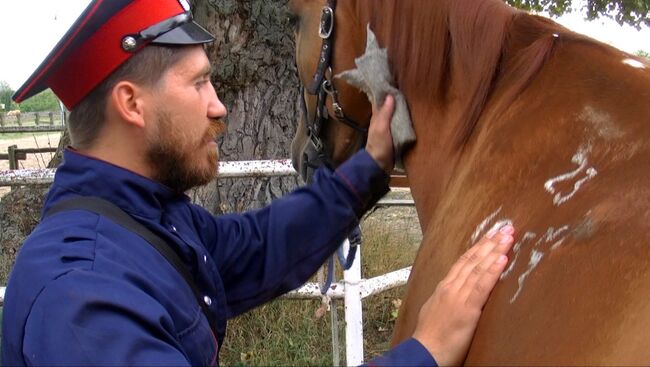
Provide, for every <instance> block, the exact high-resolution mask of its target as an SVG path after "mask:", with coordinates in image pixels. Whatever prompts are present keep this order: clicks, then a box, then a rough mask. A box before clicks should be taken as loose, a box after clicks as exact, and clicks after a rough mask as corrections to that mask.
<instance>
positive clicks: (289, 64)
mask: <svg viewBox="0 0 650 367" xmlns="http://www.w3.org/2000/svg"><path fill="white" fill-rule="evenodd" d="M286 3H287V1H286V0H195V1H194V6H195V7H194V14H195V18H196V20H197V22H198V23H199V24H201V25H204V26H205V27H206V28H207V29H208V30H209V31H210V32H211V33H212V34H214V35H215V36H216V38H217V40H216V42H214V43H213V44H210V45H208V46H207V48H206V50H207V52H208V57H209V58H210V61H211V62H212V64H213V65H214V67H215V71H214V74H213V76H212V80H213V82H214V84H215V87H216V89H217V93H218V95H219V97H220V98H221V100H222V101H223V103H224V104H225V105H226V107H227V108H228V117H227V119H226V122H227V124H228V130H227V132H226V133H225V134H224V136H222V137H221V138H220V141H219V146H220V153H221V156H220V157H221V158H220V159H221V160H223V161H226V160H228V161H230V160H252V159H284V158H289V151H290V146H291V139H292V138H293V135H294V133H295V129H296V121H297V119H296V116H297V113H298V107H299V105H298V104H297V101H298V97H299V88H298V77H297V72H296V67H295V61H294V60H295V59H294V48H295V42H294V39H293V34H292V31H291V28H290V26H289V24H288V21H287V20H288V17H287V10H286ZM298 184H299V179H298V178H296V177H288V178H271V179H268V178H262V179H243V180H242V179H237V180H233V179H223V180H218V181H217V183H216V185H211V187H208V188H202V189H201V190H199V192H200V194H197V195H194V199H195V201H197V202H199V203H200V204H202V205H203V206H205V207H206V208H208V209H209V210H211V211H213V212H214V213H222V212H231V211H242V210H245V209H250V208H258V207H261V206H263V205H265V204H267V203H269V202H270V201H271V200H272V199H273V198H276V197H279V196H282V195H283V194H284V193H286V192H288V191H290V190H291V189H293V188H295V187H296V186H297V185H298Z"/></svg>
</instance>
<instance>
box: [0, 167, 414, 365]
mask: <svg viewBox="0 0 650 367" xmlns="http://www.w3.org/2000/svg"><path fill="white" fill-rule="evenodd" d="M54 174H55V170H54V169H44V170H13V171H0V186H18V185H43V184H50V183H52V181H53V179H54ZM295 175H297V173H296V171H295V170H294V169H293V167H292V165H291V161H290V160H288V159H285V160H273V161H237V162H220V163H219V174H218V177H219V178H246V177H277V176H295ZM377 205H381V206H404V205H413V201H411V200H382V201H380V202H379V203H378V204H377ZM343 246H344V247H345V248H344V251H345V252H346V255H347V251H348V250H349V242H348V241H347V240H346V241H345V243H344V244H343ZM410 272H411V268H410V267H408V268H405V269H401V270H397V271H393V272H391V273H388V274H384V275H381V276H378V277H375V278H371V279H363V278H362V277H361V251H358V252H357V256H356V258H355V260H354V263H353V265H352V267H351V268H350V270H347V271H344V272H343V281H342V282H337V283H333V284H332V285H331V286H330V288H329V289H328V291H327V293H326V297H328V299H330V300H331V299H343V300H344V304H345V335H346V338H345V342H346V360H345V361H346V364H347V365H351V366H358V365H360V364H362V363H363V315H362V311H361V309H362V307H361V301H362V299H363V298H366V297H369V296H371V295H374V294H378V293H381V292H384V291H387V290H389V289H393V288H396V287H399V286H401V285H404V284H406V281H407V280H408V277H409V274H410ZM4 295H5V287H1V288H0V304H2V303H3V302H4ZM283 297H284V298H286V299H298V300H299V299H319V300H320V299H322V298H323V296H322V295H321V293H320V285H319V284H316V283H307V284H305V285H303V286H302V287H300V288H298V289H296V290H294V291H292V292H289V293H287V294H286V295H284V296H283ZM332 309H333V310H335V308H332ZM333 315H335V313H333ZM332 333H333V338H332V339H333V341H334V344H336V343H337V342H336V341H337V340H338V328H337V326H336V324H335V323H332ZM333 349H334V350H335V353H334V365H337V364H338V355H337V354H338V353H337V352H336V350H338V346H337V345H333Z"/></svg>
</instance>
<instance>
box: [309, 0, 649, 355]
mask: <svg viewBox="0 0 650 367" xmlns="http://www.w3.org/2000/svg"><path fill="white" fill-rule="evenodd" d="M344 4H345V5H344ZM337 22H338V27H339V36H338V37H339V39H338V41H337V46H336V48H335V53H334V55H335V56H334V60H336V64H335V65H334V66H335V68H340V69H339V70H338V71H342V70H345V68H349V65H350V64H351V59H352V58H353V57H354V56H358V55H359V54H360V52H359V51H355V52H356V53H351V52H345V50H343V49H340V48H339V46H338V45H340V44H341V43H344V42H347V39H346V40H345V41H344V40H343V39H341V36H340V34H359V33H363V28H364V26H365V24H368V23H370V24H371V27H372V28H373V30H374V31H375V33H376V34H377V37H378V39H379V41H380V44H382V46H383V47H388V50H389V58H390V59H391V62H392V65H393V68H394V74H395V77H396V80H397V83H398V85H399V88H400V89H401V90H402V92H403V93H404V94H405V96H406V98H407V100H408V102H409V107H410V109H411V115H412V120H413V124H414V128H415V131H416V135H417V139H418V141H417V143H416V144H415V146H414V147H413V148H412V149H411V151H410V152H409V153H408V154H407V155H406V157H405V163H406V168H407V172H408V176H409V182H410V185H411V191H412V194H413V197H414V199H415V202H416V207H417V210H418V216H419V219H420V223H421V226H422V229H423V233H424V240H423V243H422V246H421V248H420V251H419V253H418V256H417V259H416V262H415V264H414V266H413V271H412V274H411V278H410V279H409V283H408V286H407V292H406V295H405V298H404V302H403V306H402V309H401V310H400V315H399V319H398V321H397V324H396V330H395V334H394V342H395V343H396V342H399V341H401V340H403V339H404V338H407V337H409V336H410V335H411V334H412V333H413V330H414V328H415V323H416V321H417V315H418V312H419V309H420V307H421V305H422V304H423V303H424V302H425V301H426V299H428V297H429V295H430V294H431V293H432V292H433V291H434V289H435V286H436V284H437V283H438V281H440V280H441V279H442V278H443V277H444V275H445V274H446V273H447V271H448V270H449V268H450V267H451V265H452V263H453V262H454V261H455V260H456V259H457V258H458V257H459V256H460V255H461V254H462V253H463V252H464V251H465V249H466V248H467V247H469V246H470V245H471V244H472V243H473V242H474V241H475V240H476V239H477V238H478V237H479V236H481V235H483V234H484V233H485V232H487V231H488V230H489V229H490V228H491V227H493V226H498V225H499V224H502V223H505V222H508V221H510V222H513V223H514V224H515V226H516V227H517V229H518V231H519V232H518V235H517V241H518V242H517V244H516V245H515V247H514V250H513V252H512V253H511V254H510V265H509V268H508V269H507V270H506V272H505V274H504V276H503V277H502V281H501V282H500V283H499V284H498V285H497V287H496V288H495V290H494V292H493V294H492V296H491V298H490V300H489V302H488V304H487V305H486V307H485V310H484V314H483V316H482V318H481V322H480V324H479V327H478V329H477V332H476V335H475V338H474V341H473V344H472V347H471V349H470V352H469V355H468V359H467V363H468V364H490V365H513V364H514V365H520V364H537V365H539V364H544V365H546V364H648V363H650V349H648V348H647V347H646V345H645V344H646V343H645V337H644V335H645V331H646V329H647V328H648V327H650V312H648V311H650V302H648V301H647V296H646V295H647V294H648V292H649V291H650V267H649V263H650V210H648V209H649V208H650V145H648V144H647V142H648V141H650V103H648V100H649V97H650V66H648V65H647V63H643V62H640V61H639V60H638V59H635V58H633V57H631V56H630V55H627V54H625V53H623V52H621V51H618V50H616V49H614V48H611V47H609V46H605V45H602V44H600V43H597V42H596V41H593V40H590V39H588V38H586V37H584V36H581V35H577V34H575V33H572V32H570V31H568V30H567V29H565V28H563V27H561V26H559V25H556V24H555V23H553V22H550V21H548V20H545V19H543V18H539V17H535V16H531V15H528V14H525V13H523V12H518V11H515V10H513V9H511V8H508V7H507V6H505V5H504V4H502V3H501V2H499V1H497V0H495V1H491V0H480V1H479V0H455V1H430V0H423V1H404V0H397V1H388V0H386V1H382V2H381V3H377V2H369V1H367V0H358V1H356V2H355V1H350V2H345V3H342V4H340V11H339V12H338V14H337ZM342 28H343V29H344V30H341V29H342ZM423 37H424V39H425V40H426V44H421V43H422V42H423ZM355 44H356V43H355ZM347 48H348V49H358V47H352V46H349V45H348V46H347ZM298 57H299V62H298V63H299V67H300V57H301V55H300V54H299V55H298ZM341 66H343V67H344V68H342V67H341ZM339 88H340V89H341V92H342V94H347V95H349V96H354V95H355V94H354V93H356V92H354V91H351V90H350V91H347V90H346V87H345V86H339ZM344 101H345V99H344ZM349 103H350V104H348V106H352V105H353V104H352V102H349ZM355 105H356V104H355ZM367 108H368V107H367V106H361V107H360V109H361V111H359V112H354V111H353V112H351V113H357V114H358V115H362V114H363V113H366V112H367ZM346 134H347V135H346ZM351 134H352V133H351V132H350V131H346V130H345V129H344V128H341V129H335V128H331V129H330V131H328V132H327V136H328V139H327V141H328V143H329V144H331V145H334V146H336V145H337V144H343V143H342V142H345V141H346V140H347V141H350V140H351V139H352V137H351ZM347 145H349V144H347ZM338 151H345V149H343V148H340V147H339V148H338V149H336V148H335V149H332V150H331V153H335V152H338ZM341 159H342V158H341Z"/></svg>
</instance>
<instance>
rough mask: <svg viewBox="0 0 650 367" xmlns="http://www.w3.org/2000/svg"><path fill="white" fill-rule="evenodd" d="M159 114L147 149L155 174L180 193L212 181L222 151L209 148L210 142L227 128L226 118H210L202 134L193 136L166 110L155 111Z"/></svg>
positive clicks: (163, 182)
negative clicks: (199, 136)
mask: <svg viewBox="0 0 650 367" xmlns="http://www.w3.org/2000/svg"><path fill="white" fill-rule="evenodd" d="M156 118H157V120H158V121H157V124H156V126H157V127H156V129H155V131H154V133H153V134H152V135H151V136H150V137H149V139H148V141H147V145H148V148H147V151H146V158H147V161H148V163H149V165H150V167H152V172H153V177H152V178H153V179H154V180H156V181H158V182H160V183H162V184H164V185H165V186H167V187H169V188H170V189H171V190H172V191H174V192H175V193H177V194H182V193H184V192H186V191H187V190H189V189H191V188H193V187H197V186H202V185H205V184H207V183H209V182H210V181H212V180H213V179H214V178H215V177H216V175H217V169H218V165H217V164H218V161H219V151H218V149H217V147H214V149H210V147H211V146H210V145H209V143H210V142H213V141H215V139H216V138H217V136H218V135H219V134H220V133H222V132H223V131H224V130H225V124H224V123H223V121H222V120H213V119H211V120H210V124H209V125H208V128H207V129H206V131H205V132H204V134H203V135H202V136H201V138H200V139H197V138H196V137H193V139H192V137H190V136H189V134H188V133H187V131H186V130H183V129H182V127H180V126H179V123H180V122H179V121H177V122H176V124H174V121H172V117H171V114H170V113H168V112H167V111H160V112H158V113H156Z"/></svg>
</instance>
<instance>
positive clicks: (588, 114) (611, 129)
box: [578, 106, 625, 140]
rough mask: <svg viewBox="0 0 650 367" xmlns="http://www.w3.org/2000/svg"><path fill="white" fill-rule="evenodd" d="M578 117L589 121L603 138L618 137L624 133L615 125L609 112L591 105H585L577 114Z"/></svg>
mask: <svg viewBox="0 0 650 367" xmlns="http://www.w3.org/2000/svg"><path fill="white" fill-rule="evenodd" d="M578 119H580V120H582V121H584V122H587V123H589V124H590V125H591V126H592V127H593V129H594V130H595V131H596V133H597V134H598V136H600V137H601V138H603V139H606V140H612V139H620V138H622V137H623V136H624V135H625V132H624V131H623V130H621V128H620V127H618V126H617V125H616V123H615V120H614V118H612V116H611V115H610V114H609V113H607V112H605V111H602V110H599V109H598V108H595V107H593V106H585V107H584V108H583V109H582V111H581V112H580V114H579V115H578Z"/></svg>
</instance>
